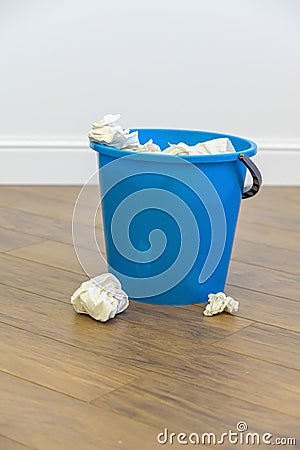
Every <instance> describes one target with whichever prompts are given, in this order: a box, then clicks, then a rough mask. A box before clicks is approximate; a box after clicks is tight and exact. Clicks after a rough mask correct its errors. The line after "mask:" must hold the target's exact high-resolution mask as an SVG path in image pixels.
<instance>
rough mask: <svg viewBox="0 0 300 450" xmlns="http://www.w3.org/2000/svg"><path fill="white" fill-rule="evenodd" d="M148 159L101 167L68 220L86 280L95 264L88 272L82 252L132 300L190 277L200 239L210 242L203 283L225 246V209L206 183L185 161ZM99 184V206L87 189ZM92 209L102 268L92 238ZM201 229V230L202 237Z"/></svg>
mask: <svg viewBox="0 0 300 450" xmlns="http://www.w3.org/2000/svg"><path fill="white" fill-rule="evenodd" d="M155 156H156V157H155V158H154V155H147V154H139V153H134V154H130V155H126V156H123V157H121V158H117V159H115V160H113V161H111V162H109V163H107V164H105V165H103V166H102V167H101V168H100V169H99V170H98V171H97V172H95V174H94V175H93V176H92V177H91V178H90V179H89V180H88V181H87V183H86V184H85V186H84V187H83V188H82V190H81V192H80V194H79V196H78V199H77V202H76V205H75V208H74V213H73V222H72V232H73V242H74V247H75V251H76V253H77V257H78V260H79V262H80V264H81V266H82V267H83V269H84V270H85V272H86V274H87V275H88V276H90V277H91V275H94V272H95V258H94V259H93V262H92V265H91V259H90V253H89V252H87V251H86V248H89V249H92V250H97V254H98V256H97V258H98V264H99V267H100V266H103V262H104V263H107V264H108V268H109V271H110V272H112V273H113V274H114V275H116V276H117V277H118V278H119V280H120V281H121V283H122V285H123V287H124V289H125V290H126V292H127V293H128V295H129V297H131V298H135V299H142V298H151V297H153V296H156V295H159V294H162V293H164V292H167V291H169V290H170V289H172V288H173V287H174V286H176V285H177V284H179V283H180V282H181V281H182V280H184V279H185V278H186V277H187V276H189V273H190V271H191V269H192V268H193V267H194V264H195V261H196V260H197V258H198V255H199V248H200V243H201V240H202V239H203V234H204V237H205V241H208V240H209V241H210V242H208V244H209V245H208V247H207V249H206V252H207V254H206V257H205V261H203V264H201V267H200V268H199V273H198V275H197V281H198V282H199V283H204V282H205V281H206V280H208V279H209V278H210V276H211V275H212V274H213V273H214V271H215V269H216V267H217V266H218V264H219V262H220V260H221V258H222V255H223V251H224V247H225V242H226V233H227V225H226V216H225V212H224V208H223V205H222V201H221V200H220V197H219V195H218V193H217V191H216V189H215V187H214V185H213V183H212V182H211V181H210V180H209V178H208V177H207V176H206V175H205V174H204V173H203V172H202V171H201V170H200V168H199V167H197V166H195V165H194V164H192V163H191V162H189V161H187V160H184V159H182V158H170V156H164V155H160V156H159V159H158V158H157V155H155ZM100 158H101V157H100ZM98 179H99V180H100V186H101V196H100V200H99V196H98V195H95V192H93V193H92V194H91V189H90V187H91V186H94V185H95V184H96V183H97V181H98ZM87 205H89V208H87ZM99 206H101V207H102V209H103V212H104V214H103V216H104V231H105V238H106V249H107V255H108V257H107V261H106V258H105V256H104V254H103V252H102V251H101V250H100V249H99V246H98V243H97V239H96V234H95V229H96V227H95V225H96V224H95V217H96V213H97V211H98V209H99ZM200 207H201V208H202V215H199V210H200ZM82 217H85V222H86V224H85V225H83V224H82ZM205 220H206V222H205ZM202 222H204V223H205V227H206V229H207V230H208V231H205V232H203V227H204V225H203V223H202ZM202 225H203V227H202V228H201V226H202ZM208 236H209V238H208ZM205 245H207V243H206V244H205ZM205 245H204V247H205ZM97 258H96V259H97ZM96 262H97V261H96ZM150 263H151V264H150Z"/></svg>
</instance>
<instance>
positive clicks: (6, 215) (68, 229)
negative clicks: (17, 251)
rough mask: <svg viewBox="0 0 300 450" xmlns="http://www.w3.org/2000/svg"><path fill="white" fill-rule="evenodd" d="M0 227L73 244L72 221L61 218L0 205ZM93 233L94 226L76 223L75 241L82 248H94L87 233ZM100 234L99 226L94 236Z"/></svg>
mask: <svg viewBox="0 0 300 450" xmlns="http://www.w3.org/2000/svg"><path fill="white" fill-rule="evenodd" d="M0 227H2V228H6V229H9V230H14V231H18V232H22V233H26V234H29V235H32V236H34V237H42V238H45V239H52V240H54V241H59V242H63V243H66V244H73V237H72V223H71V221H69V222H67V221H64V220H61V219H52V218H49V217H42V216H39V215H36V214H31V213H28V212H24V211H19V210H16V209H9V208H3V207H0ZM91 232H92V233H94V227H93V226H92V227H88V226H86V225H83V224H77V243H78V245H80V246H82V247H84V248H91V249H92V250H94V245H92V246H91V244H90V239H89V237H88V236H89V235H90V233H91ZM98 233H99V235H101V233H102V231H101V228H100V227H99V228H98V229H96V236H97V239H99V238H98Z"/></svg>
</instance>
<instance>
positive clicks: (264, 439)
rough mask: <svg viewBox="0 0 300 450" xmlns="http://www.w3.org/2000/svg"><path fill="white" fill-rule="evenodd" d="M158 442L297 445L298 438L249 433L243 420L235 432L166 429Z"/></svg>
mask: <svg viewBox="0 0 300 450" xmlns="http://www.w3.org/2000/svg"><path fill="white" fill-rule="evenodd" d="M156 439H157V442H158V443H159V444H161V445H165V444H170V445H173V444H180V445H189V444H190V445H222V444H225V443H229V444H232V445H247V446H251V445H293V446H294V445H296V438H294V437H286V436H281V437H278V436H274V435H273V434H272V433H255V432H249V431H248V424H247V423H246V422H244V421H243V420H241V421H239V422H237V424H236V429H235V430H228V431H226V432H223V433H220V434H216V433H207V432H205V433H189V434H188V433H183V432H180V433H174V432H170V431H169V430H168V428H165V429H164V431H163V432H161V433H158V435H157V438H156Z"/></svg>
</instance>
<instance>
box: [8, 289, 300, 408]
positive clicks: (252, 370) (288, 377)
mask: <svg viewBox="0 0 300 450" xmlns="http://www.w3.org/2000/svg"><path fill="white" fill-rule="evenodd" d="M7 289H10V291H16V292H15V294H16V295H18V296H19V299H21V296H20V294H19V293H20V292H21V291H18V290H14V289H13V288H7ZM8 294H9V293H8V291H7V290H6V292H4V293H2V292H1V302H3V303H4V306H3V312H1V321H3V322H5V323H10V324H11V325H15V326H19V327H21V328H23V329H27V330H28V331H34V332H39V333H41V334H43V335H44V336H48V337H53V338H55V339H57V340H59V341H60V342H65V343H68V344H71V345H75V346H77V347H78V348H81V349H84V350H87V351H90V352H91V353H95V354H97V355H101V357H108V358H112V359H115V360H116V361H120V360H121V361H125V362H126V364H128V365H131V366H134V367H137V368H142V369H143V370H146V371H151V372H156V373H160V374H163V375H166V376H169V377H171V378H173V379H174V378H175V379H178V380H181V381H184V382H188V383H192V384H196V385H198V386H202V387H207V388H209V389H211V390H213V391H218V392H222V393H223V394H228V393H229V392H230V393H231V394H232V396H233V397H235V398H240V399H244V400H245V401H248V402H249V403H253V404H256V405H259V406H262V407H265V408H270V409H273V410H277V411H278V412H281V413H285V414H288V415H289V414H290V415H295V416H298V414H299V408H298V404H299V400H300V388H299V383H298V376H297V375H298V372H297V371H295V370H293V369H288V368H286V367H282V366H278V365H274V364H271V363H269V362H264V361H260V360H257V359H253V358H251V357H247V356H244V355H239V354H236V353H233V352H230V351H227V350H223V349H220V348H214V347H212V346H211V345H208V344H209V342H210V340H213V341H216V340H220V339H222V337H220V335H221V333H220V331H221V330H217V329H216V328H214V326H213V320H210V321H209V320H207V321H205V322H206V326H205V327H204V326H203V324H204V323H205V322H204V321H203V322H202V321H201V319H200V318H199V333H198V337H196V336H195V335H194V334H192V333H191V337H190V338H188V337H187V336H186V338H183V337H180V338H177V336H176V334H172V333H171V332H170V330H166V327H165V322H164V321H162V322H161V323H158V324H157V328H156V329H152V328H151V327H149V326H145V325H143V324H141V325H140V326H138V325H137V324H134V323H132V322H129V321H125V320H118V319H115V320H114V321H112V322H108V323H107V324H99V323H97V322H96V321H93V320H92V319H90V318H88V317H86V316H81V315H77V314H76V313H74V314H70V309H69V308H70V306H69V305H67V304H65V303H62V302H54V301H52V300H50V299H42V298H40V297H39V296H32V297H30V295H29V294H27V293H25V294H26V296H25V297H24V298H23V302H21V303H23V307H22V306H21V303H18V302H17V300H16V298H15V297H14V302H12V301H10V300H9V295H8ZM37 301H38V304H37ZM42 302H43V303H42ZM24 305H25V306H24ZM38 305H40V306H39V307H38ZM125 314H126V313H124V315H125ZM128 316H129V310H128ZM178 320H179V321H180V319H178ZM193 320H194V319H193ZM209 330H210V331H209ZM187 332H188V329H187ZM222 334H223V336H224V331H223V332H222ZM217 337H219V339H215V338H217ZM95 343H97V344H96V345H95ZM258 374H259V376H258ZM270 380H272V383H270ZM233 386H234V389H233ZM212 395H213V394H212Z"/></svg>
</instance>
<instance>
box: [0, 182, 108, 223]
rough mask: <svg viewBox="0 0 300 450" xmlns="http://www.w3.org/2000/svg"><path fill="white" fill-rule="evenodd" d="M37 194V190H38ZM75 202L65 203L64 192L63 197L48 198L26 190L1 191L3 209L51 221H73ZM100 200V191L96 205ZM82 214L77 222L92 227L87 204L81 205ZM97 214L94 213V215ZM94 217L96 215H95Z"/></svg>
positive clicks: (2, 189)
mask: <svg viewBox="0 0 300 450" xmlns="http://www.w3.org/2000/svg"><path fill="white" fill-rule="evenodd" d="M36 192H37V189H36ZM76 200H77V199H76V198H75V199H74V202H73V203H71V202H65V201H64V196H63V190H62V193H61V195H59V196H58V197H57V198H50V197H48V198H46V199H45V197H43V196H40V195H35V194H32V193H30V192H24V190H17V191H15V190H12V189H10V188H6V187H1V189H0V205H1V206H2V207H7V208H13V209H16V210H18V211H24V212H26V213H30V214H35V215H39V216H42V217H48V218H51V219H60V220H64V221H67V222H71V221H72V217H73V210H74V205H75V203H76ZM99 200H100V194H99V190H97V198H96V199H95V203H94V204H95V205H98V202H99ZM80 208H81V214H80V216H77V220H80V223H83V224H88V225H90V222H89V219H88V215H89V214H88V213H89V212H90V208H89V207H88V206H87V205H86V202H85V203H84V204H83V203H82V202H81V204H80ZM95 212H96V209H95V211H93V213H95ZM93 215H94V214H93Z"/></svg>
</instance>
